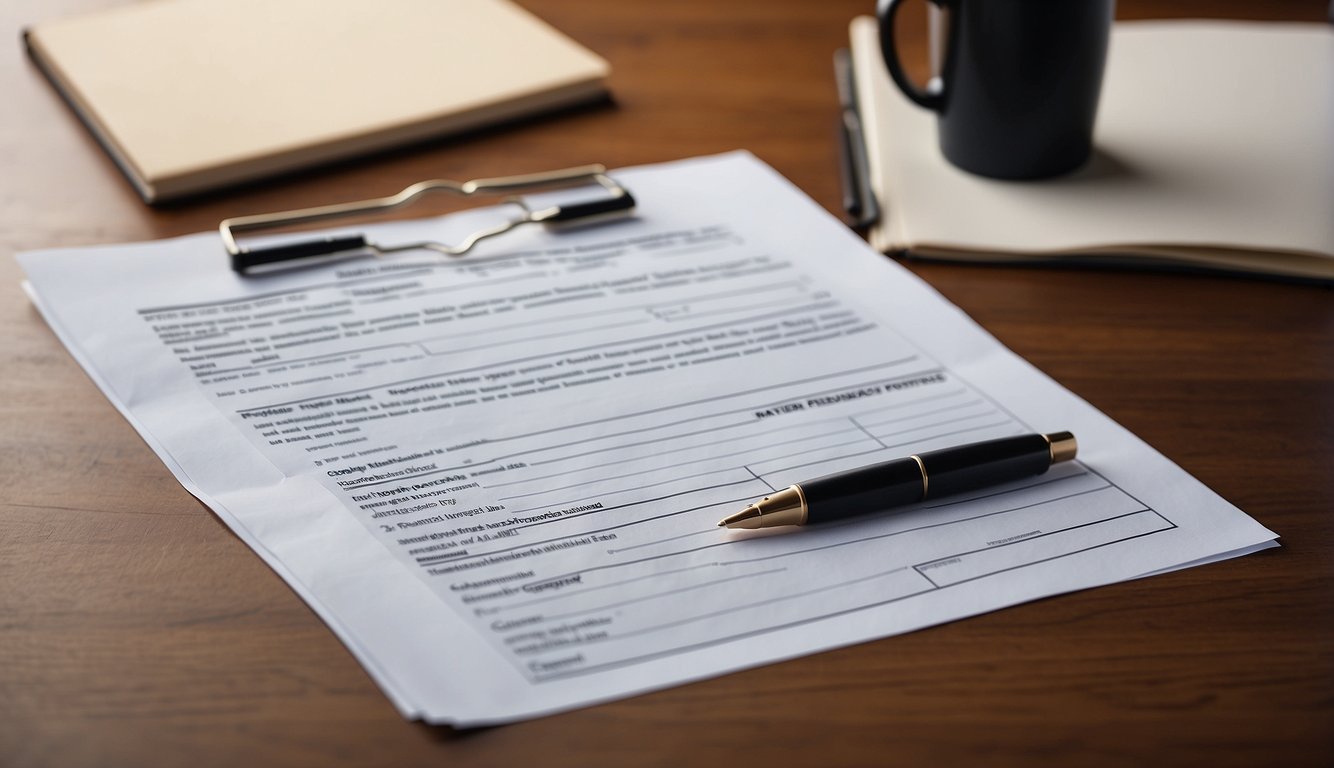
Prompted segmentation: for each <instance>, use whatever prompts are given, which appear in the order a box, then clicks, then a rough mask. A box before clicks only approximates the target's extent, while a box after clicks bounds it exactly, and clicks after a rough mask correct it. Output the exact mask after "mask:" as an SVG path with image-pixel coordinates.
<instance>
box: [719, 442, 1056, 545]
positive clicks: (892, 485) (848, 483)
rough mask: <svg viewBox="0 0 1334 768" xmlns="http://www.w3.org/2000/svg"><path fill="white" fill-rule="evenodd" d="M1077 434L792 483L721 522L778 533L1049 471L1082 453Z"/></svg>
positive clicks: (968, 448)
mask: <svg viewBox="0 0 1334 768" xmlns="http://www.w3.org/2000/svg"><path fill="white" fill-rule="evenodd" d="M1078 447H1079V446H1078V444H1077V443H1076V442H1075V436H1074V435H1072V434H1070V433H1069V432H1053V433H1051V434H1046V435H1043V434H1033V435H1020V436H1018V437H1003V438H1000V439H999V440H985V441H983V442H980V443H970V444H968V445H960V446H956V447H954V448H945V449H943V450H939V451H928V452H926V453H919V454H913V455H912V456H908V457H907V458H903V459H894V460H892V461H885V462H881V463H879V464H872V465H870V466H867V467H861V468H859V469H853V470H849V471H847V472H839V473H837V474H833V475H827V476H825V477H821V478H818V479H816V480H809V481H807V482H804V483H799V484H797V485H791V486H788V487H787V488H784V489H783V490H781V491H777V492H775V493H773V494H770V495H768V496H765V497H764V498H763V499H760V500H759V501H757V502H755V503H754V504H750V505H749V506H747V507H746V508H745V509H743V510H741V511H740V512H737V513H735V514H732V515H728V516H727V517H725V518H723V519H722V520H720V521H718V525H719V526H720V527H722V528H773V527H776V526H780V525H806V524H807V523H823V522H828V521H830V520H840V519H842V518H845V517H853V516H855V515H865V514H869V513H872V512H881V511H884V510H887V509H890V508H892V507H899V506H903V505H905V504H912V503H914V502H918V501H922V500H923V499H927V498H934V497H937V496H948V495H950V494H954V493H961V492H963V491H971V490H975V489H977V488H984V487H986V486H989V485H997V484H999V483H1005V482H1009V481H1011V480H1019V479H1021V478H1025V477H1032V476H1033V475H1040V474H1042V473H1043V472H1046V471H1047V469H1048V468H1050V467H1051V465H1053V464H1056V463H1058V462H1062V461H1069V460H1070V459H1073V458H1074V457H1075V452H1076V450H1078Z"/></svg>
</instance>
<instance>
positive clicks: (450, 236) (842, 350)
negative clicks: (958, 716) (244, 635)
mask: <svg viewBox="0 0 1334 768" xmlns="http://www.w3.org/2000/svg"><path fill="white" fill-rule="evenodd" d="M615 175H616V177H617V178H618V180H620V181H621V182H622V183H624V184H625V185H626V186H627V187H629V188H630V189H631V190H632V191H633V192H634V194H635V196H636V198H637V200H638V201H639V204H640V208H639V213H638V215H637V217H636V218H635V219H633V220H631V221H627V222H623V223H619V224H614V225H609V226H605V227H598V228H590V229H584V230H578V231H573V232H564V233H549V232H544V231H541V230H531V231H523V230H519V231H516V232H515V233H512V234H511V235H507V236H506V237H507V238H511V239H505V238H499V239H496V240H494V241H489V242H487V243H484V244H483V245H482V246H480V248H479V251H478V252H477V254H476V255H475V256H470V257H468V258H467V259H464V260H460V261H444V260H439V259H437V258H434V257H427V256H423V255H406V256H404V257H401V258H397V259H389V260H380V261H357V262H345V263H343V264H341V265H337V266H330V267H324V268H318V269H310V270H301V271H294V272H288V273H282V274H275V275H270V276H266V277H263V278H242V277H238V276H236V275H233V274H232V273H230V272H229V271H228V269H227V266H226V261H225V258H224V253H223V251H222V249H221V246H220V245H219V243H218V240H217V237H216V235H199V236H194V237H189V238H183V239H179V240H173V241H164V242H159V243H149V244H137V245H124V246H113V247H104V248H97V249H74V250H63V251H49V252H43V253H33V254H25V255H23V256H22V257H20V258H21V261H22V263H23V266H24V268H25V270H26V272H27V274H28V277H29V281H30V291H31V293H32V294H33V296H34V299H35V300H36V301H37V302H38V304H39V306H40V307H41V308H42V311H43V313H44V314H45V316H46V317H47V319H48V321H49V322H50V323H51V325H52V327H53V328H55V329H56V331H57V332H58V333H59V334H60V336H61V338H62V339H63V340H64V341H65V343H66V344H67V345H68V346H69V347H70V349H71V351H72V352H73V353H74V355H75V356H76V357H77V358H78V359H79V361H80V362H81V363H82V364H83V365H84V367H85V368H86V369H87V370H88V371H89V373H90V374H91V375H92V376H93V378H94V379H95V380H96V381H97V382H98V383H99V385H100V386H101V387H102V388H103V390H104V391H105V392H106V394H107V396H108V397H109V398H110V399H111V400H112V402H114V403H115V404H116V405H117V407H119V408H120V409H121V411H122V412H123V413H125V415H126V416H127V418H129V419H130V420H131V422H132V423H133V424H134V425H135V427H136V428H137V429H138V430H139V431H140V433H141V434H143V435H144V437H145V439H146V440H148V442H149V443H150V445H152V446H153V448H154V449H155V450H156V451H157V452H158V453H159V455H161V456H162V457H163V459H164V461H165V462H166V463H167V465H168V467H170V468H171V470H172V471H173V472H174V473H175V474H176V476H177V477H178V478H179V479H180V480H181V482H182V483H183V484H184V485H185V486H186V487H187V488H188V489H189V490H190V491H191V492H192V493H194V494H196V495H197V496H199V497H200V498H201V499H202V500H203V501H204V502H205V503H207V504H208V505H209V506H210V507H211V508H212V509H213V510H214V511H215V512H216V513H217V514H218V515H219V517H220V518H221V519H223V520H224V521H226V522H227V523H228V525H230V526H231V527H232V528H233V529H234V530H236V531H237V533H238V534H239V535H240V536H241V537H242V538H243V539H244V540H245V541H246V542H247V543H248V544H249V545H250V546H251V547H253V548H254V549H255V551H256V552H257V553H258V554H260V555H261V556H262V557H263V558H264V559H265V560H266V561H267V562H268V563H269V564H270V565H271V566H273V567H274V568H275V570H277V572H278V573H280V574H281V575H282V576H283V577H284V578H285V579H286V580H287V581H288V583H289V584H291V585H292V586H293V588H294V589H295V590H296V591H297V592H298V593H299V594H300V595H301V596H302V597H303V598H304V599H305V600H307V601H308V602H309V603H310V604H311V605H312V607H314V609H315V610H316V611H318V612H319V614H320V615H321V616H322V617H323V618H324V619H325V621H327V622H328V623H329V625H330V626H331V627H332V628H333V629H334V630H335V632H337V633H338V635H339V636H340V637H341V638H342V639H343V640H344V642H345V643H347V645H348V646H349V648H351V649H352V651H353V652H354V653H355V654H356V655H357V657H358V658H359V659H360V660H361V661H362V663H363V664H364V665H365V666H366V668H367V669H368V670H369V671H370V673H371V674H372V675H373V676H374V677H375V679H376V680H377V681H378V682H379V683H380V685H381V686H382V687H383V688H384V690H385V691H386V693H387V694H388V695H389V696H390V697H391V699H392V700H393V701H394V702H395V704H396V705H397V706H398V707H399V708H400V710H401V711H402V712H403V713H404V714H405V715H407V716H412V717H420V718H423V719H426V720H428V721H431V722H442V723H453V724H458V725H475V724H482V723H492V722H503V721H506V720H513V719H518V718H523V717H529V716H534V715H538V714H543V713H548V712H553V711H558V710H561V709H567V708H571V707H576V706H581V705H586V704H589V703H592V702H596V701H601V700H606V699H610V698H616V697H621V696H626V695H630V694H633V693H637V692H642V691H646V690H651V689H654V688H660V687H664V686H668V685H673V684H677V683H681V682H684V681H688V680H693V679H698V678H702V677H706V676H710V675H715V674H720V673H723V672H727V671H731V670H736V669H740V668H743V667H748V666H754V665H757V664H762V663H766V662H771V661H774V660H778V659H783V658H789V657H792V656H796V655H801V654H805V653H810V652H813V651H817V650H821V649H827V648H832V647H837V646H841V645H846V644H849V643H854V642H859V641H864V640H868V639H872V638H878V637H883V636H885V635H891V634H895V633H899V632H905V631H909V630H912V629H917V628H921V627H925V626H929V625H931V624H936V623H940V622H943V621H949V620H953V619H957V618H961V617H965V616H969V615H974V614H977V613H980V612H984V611H988V610H994V609H997V608H1001V607H1005V606H1008V605H1013V604H1016V603H1019V602H1022V601H1025V600H1030V599H1034V598H1037V597H1043V596H1048V595H1052V594H1057V593H1060V592H1065V591H1070V590H1075V589H1081V588H1085V587H1091V586H1096V585H1100V584H1107V583H1111V582H1115V581H1118V580H1123V579H1128V578H1135V577H1139V576H1143V575H1146V574H1150V573H1153V572H1157V571H1161V570H1165V569H1172V568H1176V567H1181V566H1184V565H1187V564H1196V563H1197V562H1198V561H1208V560H1211V559H1217V558H1220V557H1224V556H1230V555H1235V554H1242V553H1245V552H1247V551H1252V550H1253V549H1255V548H1260V547H1263V546H1269V545H1272V543H1273V540H1274V538H1275V534H1273V533H1271V532H1270V531H1267V530H1265V529H1264V528H1263V527H1261V526H1260V525H1259V524H1257V523H1256V522H1255V521H1253V520H1251V519H1250V518H1249V517H1247V516H1246V515H1245V514H1243V513H1242V512H1240V511H1239V510H1237V509H1236V508H1235V507H1233V506H1231V505H1230V504H1228V503H1227V502H1225V501H1223V500H1222V499H1220V498H1218V497H1217V496H1216V495H1215V494H1213V493H1212V492H1210V491H1209V490H1208V489H1206V488H1205V487H1203V486H1202V485H1200V484H1199V483H1198V482H1197V481H1195V480H1194V479H1192V478H1191V477H1189V476H1188V475H1187V474H1185V473H1184V472H1182V471H1181V470H1180V469H1179V468H1177V467H1176V466H1174V465H1173V464H1172V463H1171V462H1169V461H1168V460H1166V459H1165V458H1163V457H1162V456H1161V455H1159V454H1157V453H1156V452H1154V451H1153V450H1152V449H1150V448H1149V447H1147V446H1145V445H1144V444H1143V443H1141V442H1140V441H1139V440H1137V439H1136V438H1135V437H1134V436H1132V435H1130V434H1129V433H1127V432H1126V431H1125V430H1123V429H1121V428H1120V427H1119V426H1117V425H1116V424H1115V423H1113V422H1111V421H1110V420H1109V419H1107V418H1106V417H1105V416H1103V415H1102V414H1100V413H1099V412H1097V411H1096V410H1095V409H1093V408H1091V407H1090V406H1088V405H1087V404H1086V403H1084V402H1083V401H1081V400H1079V399H1078V398H1076V397H1075V396H1074V395H1072V394H1070V393H1069V392H1067V391H1066V390H1064V389H1063V388H1061V387H1060V386H1059V385H1057V384H1056V383H1055V382H1053V381H1051V380H1050V379H1048V378H1047V377H1045V376H1043V375H1042V374H1041V373H1039V372H1038V371H1036V370H1034V369H1033V368H1032V367H1031V366H1029V365H1028V364H1027V363H1025V362H1024V361H1023V360H1021V359H1019V358H1017V357H1016V356H1014V355H1013V354H1012V353H1010V352H1009V351H1008V350H1006V349H1005V348H1004V347H1002V346H1001V345H999V344H998V343H997V342H996V341H995V340H994V339H992V338H991V337H990V336H989V335H987V334H986V333H985V332H984V331H982V330H981V329H980V328H978V327H977V326H976V325H975V324H974V323H972V322H971V321H970V320H969V319H968V318H967V317H965V316H964V315H963V314H962V313H961V312H959V311H958V310H957V309H956V308H955V307H953V306H952V305H950V304H949V303H948V302H946V301H944V300H943V299H942V298H941V297H940V296H939V295H938V294H936V293H935V292H934V291H932V290H931V289H930V288H929V287H927V286H926V285H925V284H923V283H921V282H920V281H919V280H917V279H916V278H914V277H913V276H912V275H910V274H908V273H907V272H906V271H904V270H902V269H901V268H899V267H897V266H896V265H894V264H893V263H892V262H889V261H887V260H885V259H884V258H883V257H881V256H879V255H878V254H876V253H875V252H873V251H871V250H870V249H869V248H868V247H867V246H866V245H865V244H864V243H862V242H861V241H860V240H859V239H857V238H856V237H855V236H854V235H852V234H851V233H849V232H848V231H847V230H846V229H845V228H844V227H843V226H842V225H841V224H839V223H838V222H837V221H835V220H834V219H832V218H831V217H829V216H828V215H827V214H825V213H824V212H823V211H822V210H821V209H819V208H818V206H816V205H815V204H814V203H812V202H811V201H810V200H809V199H807V198H806V197H805V196H803V195H802V194H801V193H800V192H799V191H798V190H796V189H795V188H794V187H792V186H791V185H790V184H788V183H787V182H786V181H785V180H783V179H782V178H781V177H779V176H778V175H777V174H775V173H774V172H773V171H772V170H771V169H769V168H768V167H767V166H764V165H763V164H762V163H760V162H759V161H757V160H756V159H755V158H753V157H751V156H750V155H747V154H744V153H735V154H730V155H723V156H719V157H712V158H701V159H696V160H689V161H681V162H678V163H671V164H665V165H660V166H651V167H645V168H637V169H627V170H624V171H620V172H617V173H616V174H615ZM493 217H494V212H491V211H474V212H468V213H464V214H456V215H453V216H448V217H444V218H440V219H434V220H430V221H421V222H412V223H400V224H392V225H383V226H380V227H376V228H373V232H372V234H373V237H374V239H377V240H381V241H385V242H393V241H395V240H396V239H397V240H400V241H401V240H406V239H408V238H416V239H427V238H429V239H438V240H442V241H445V242H450V241H451V240H457V239H459V237H460V236H461V235H462V234H464V233H467V232H470V231H472V230H474V229H476V228H478V225H479V222H481V221H483V220H486V221H491V220H493ZM109 285H114V286H115V289H114V290H107V286H109ZM1061 429H1069V430H1071V431H1073V432H1074V433H1075V434H1076V435H1077V436H1078V438H1079V441H1080V455H1079V459H1078V460H1077V461H1075V462H1071V463H1068V464H1061V465H1057V466H1056V467H1054V468H1053V469H1052V471H1050V472H1048V473H1047V474H1046V475H1043V476H1040V477H1038V478H1034V479H1031V480H1028V481H1025V482H1021V483H1015V484H1012V485H1009V486H1002V487H999V488H993V489H988V490H986V491H984V492H980V493H976V494H973V495H971V496H970V497H968V498H951V499H938V500H932V501H930V502H927V503H925V504H922V505H918V506H916V507H909V508H906V509H904V510H900V511H897V512H894V513H889V514H883V515H873V516H868V517H863V518H860V519H855V520H851V521H846V522H843V523H841V524H833V525H824V526H810V527H807V528H803V529H791V530H789V531H778V532H759V533H754V532H750V533H748V532H729V531H724V530H722V529H719V528H717V527H716V524H717V521H718V520H719V519H720V518H721V517H722V516H724V515H725V514H727V513H729V512H732V511H735V510H736V509H738V508H739V507H740V506H741V505H743V504H745V503H747V502H749V501H751V500H753V499H755V498H757V497H759V496H762V495H764V494H765V493H767V492H769V491H770V490H772V489H776V488H781V487H784V486H786V485H788V484H790V483H793V482H798V481H801V480H805V479H810V478H812V477H816V476H819V475H822V474H827V473H829V472H834V471H838V470H841V469H848V468H852V467H856V466H859V465H862V464H866V463H870V462H874V461H879V460H885V459H889V458H895V457H899V456H903V455H907V454H909V453H914V452H918V451H924V450H932V449H936V448H943V447H947V446H950V445H954V444H959V443H964V442H971V441H974V440H983V439H988V438H993V437H1001V436H1005V435H1013V434H1020V433H1025V432H1033V431H1056V430H1061Z"/></svg>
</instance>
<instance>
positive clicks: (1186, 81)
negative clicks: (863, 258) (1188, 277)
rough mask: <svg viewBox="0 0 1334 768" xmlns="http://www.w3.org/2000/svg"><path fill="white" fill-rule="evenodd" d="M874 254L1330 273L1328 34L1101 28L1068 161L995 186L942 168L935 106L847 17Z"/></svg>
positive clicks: (1164, 25) (1333, 267) (1205, 25)
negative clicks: (913, 96) (1079, 135)
mask: <svg viewBox="0 0 1334 768" xmlns="http://www.w3.org/2000/svg"><path fill="white" fill-rule="evenodd" d="M852 52H853V62H854V64H853V66H854V71H855V74H856V78H857V89H858V97H859V101H860V104H861V109H862V116H863V120H864V121H865V126H866V135H867V137H868V138H867V144H868V146H867V153H868V156H869V158H870V177H871V186H872V188H873V189H874V190H875V192H876V194H877V195H878V196H879V199H880V200H881V202H882V204H883V206H884V208H885V209H886V215H885V216H884V217H883V218H882V220H881V222H880V223H879V224H878V225H877V226H876V227H875V228H874V229H873V231H872V232H871V233H870V239H871V243H872V245H874V246H875V247H876V248H878V249H880V250H882V251H895V250H908V251H910V252H912V253H913V254H916V255H920V256H925V257H936V258H947V259H960V260H979V261H1003V260H1044V259H1067V258H1071V257H1074V258H1081V259H1092V260H1097V261H1115V260H1121V259H1125V260H1130V261H1132V262H1135V261H1147V262H1153V263H1166V264H1170V265H1175V266H1188V267H1205V268H1217V269H1226V270H1237V271H1242V272H1254V273H1267V274H1274V275H1284V276H1294V277H1310V278H1319V279H1334V140H1331V137H1334V30H1331V28H1330V27H1329V26H1328V25H1323V24H1287V23H1284V24H1254V23H1238V22H1219V21H1208V22H1202V21H1186V22H1181V21H1166V22H1157V21H1155V22H1132V23H1127V24H1117V25H1116V26H1115V28H1114V30H1113V33H1112V44H1111V51H1110V54H1109V58H1108V65H1107V73H1106V79H1105V81H1104V86H1103V92H1102V101H1101V103H1100V106H1099V110H1098V120H1097V127H1096V131H1095V146H1096V150H1097V154H1096V155H1095V157H1094V158H1093V159H1092V160H1091V161H1090V162H1089V163H1088V164H1087V165H1086V166H1085V167H1084V168H1083V169H1081V170H1079V171H1077V172H1075V173H1073V174H1071V175H1069V176H1065V177H1060V178H1057V179H1049V180H1043V181H1037V182H1013V181H997V180H992V179H985V178H982V177H979V176H973V175H971V174H968V173H966V172H964V171H960V170H958V169H957V168H955V167H954V166H952V165H950V164H949V163H948V162H947V161H946V160H945V159H944V157H943V156H942V155H941V153H940V150H939V149H938V147H937V143H936V119H935V115H934V113H931V112H928V111H926V110H924V109H920V108H918V107H916V106H915V105H913V104H912V103H910V102H909V101H907V99H905V98H904V97H903V96H902V94H901V93H900V92H899V90H898V89H897V88H895V87H894V86H893V84H892V83H891V82H890V80H889V77H888V75H887V74H886V72H885V67H884V64H883V61H882V58H881V55H880V50H879V38H878V32H877V28H876V21H875V19H872V18H859V19H856V20H855V21H854V22H853V24H852Z"/></svg>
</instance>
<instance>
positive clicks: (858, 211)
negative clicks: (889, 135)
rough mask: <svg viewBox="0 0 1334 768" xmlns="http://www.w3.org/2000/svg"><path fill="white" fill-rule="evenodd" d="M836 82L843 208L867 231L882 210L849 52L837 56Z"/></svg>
mask: <svg viewBox="0 0 1334 768" xmlns="http://www.w3.org/2000/svg"><path fill="white" fill-rule="evenodd" d="M834 81H835V83H837V85H838V104H839V111H840V117H839V131H838V138H839V150H840V152H839V157H840V159H841V161H842V166H843V173H842V174H841V179H842V182H843V208H844V210H846V211H847V212H848V217H849V218H850V219H851V220H852V226H854V227H859V228H860V227H868V226H870V225H872V224H874V223H875V222H876V221H877V220H878V219H879V218H880V206H879V204H877V202H876V199H875V192H873V191H872V190H871V178H870V176H871V171H870V163H869V162H868V160H867V157H866V135H865V133H864V132H863V130H862V118H861V109H860V107H859V106H858V104H857V86H856V82H855V81H854V79H853V74H852V57H851V54H850V53H849V52H848V49H846V48H840V49H839V50H838V51H837V52H835V53H834Z"/></svg>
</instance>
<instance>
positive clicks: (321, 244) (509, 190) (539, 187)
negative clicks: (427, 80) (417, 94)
mask: <svg viewBox="0 0 1334 768" xmlns="http://www.w3.org/2000/svg"><path fill="white" fill-rule="evenodd" d="M589 184H598V185H601V187H602V188H603V189H604V190H606V192H607V195H606V196H605V197H600V198H597V199H594V200H589V201H582V202H574V203H565V204H561V205H552V206H548V207H545V208H539V209H533V208H530V207H529V206H528V204H527V203H526V202H524V200H523V199H521V198H518V197H508V198H506V199H505V200H504V201H503V202H505V203H509V204H512V205H516V206H518V207H519V208H520V209H521V210H522V212H523V213H522V215H521V216H519V217H517V218H513V219H510V220H508V221H504V222H502V223H500V224H497V225H496V226H494V227H488V228H486V229H481V230H478V231H477V232H474V233H472V234H471V235H468V236H467V237H466V238H464V239H463V240H462V241H461V242H459V243H458V244H456V245H449V244H446V243H439V242H434V241H429V240H427V241H421V242H415V243H403V244H400V245H380V244H376V243H372V242H370V241H368V240H367V239H366V236H365V235H345V236H338V237H326V238H323V239H317V240H301V241H296V242H292V243H284V244H281V245H271V246H260V247H253V248H247V247H243V246H241V245H239V244H238V243H237V241H236V235H237V234H239V233H241V232H251V233H253V232H255V231H257V230H262V229H276V228H280V227H289V226H293V225H300V224H309V223H311V222H316V221H325V220H327V219H334V218H340V217H345V216H357V215H361V214H368V213H380V212H384V211H390V210H394V209H396V208H402V207H404V206H406V205H409V204H410V203H412V202H414V201H416V200H417V198H419V197H421V196H422V195H425V194H426V193H428V192H448V193H451V194H455V195H459V196H462V197H472V196H480V195H504V194H513V193H518V192H529V193H531V192H539V191H547V190H556V189H568V188H571V187H578V186H583V185H589ZM634 207H635V199H634V196H633V195H631V194H630V190H628V189H626V188H625V187H623V186H621V185H620V184H619V183H617V182H616V180H614V179H612V178H611V177H610V176H608V175H607V169H606V168H605V167H603V166H601V165H585V166H580V167H578V168H567V169H564V170H559V171H548V172H545V173H530V174H525V175H522V176H500V177H496V178H492V179H473V180H472V181H464V182H457V181H450V180H448V179H431V180H430V181H421V182H418V183H416V184H413V185H412V186H410V187H408V188H406V189H404V190H403V191H402V192H399V193H398V194H396V195H390V196H388V197H378V198H374V199H371V200H359V201H357V202H352V203H338V204H335V205H323V206H319V207H316V208H301V209H298V210H293V211H281V212H278V213H260V214H255V215H252V216H237V217H235V218H230V219H225V220H223V222H222V223H221V224H219V225H218V232H219V234H220V235H221V236H222V243H223V245H224V246H225V247H226V248H227V253H228V255H229V256H231V263H232V269H233V270H235V271H236V272H238V273H239V274H242V275H251V274H255V273H258V272H267V271H273V270H278V269H283V268H290V267H296V266H305V265H306V264H308V263H310V262H311V261H316V260H317V261H326V260H332V259H345V258H352V257H355V256H364V255H371V256H383V255H385V254H389V253H398V252H401V251H410V250H421V249H425V250H431V251H436V252H437V253H440V254H443V255H445V256H462V255H464V254H465V253H467V252H468V251H469V250H471V249H472V247H473V246H475V245H477V243H479V242H481V241H482V240H485V239H487V238H489V237H495V236H496V235H499V234H503V233H505V232H508V231H510V230H511V229H514V228H515V227H518V226H521V225H523V224H570V223H580V222H592V221H595V220H597V219H601V218H603V217H608V216H624V215H628V214H630V212H631V211H633V210H634Z"/></svg>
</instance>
